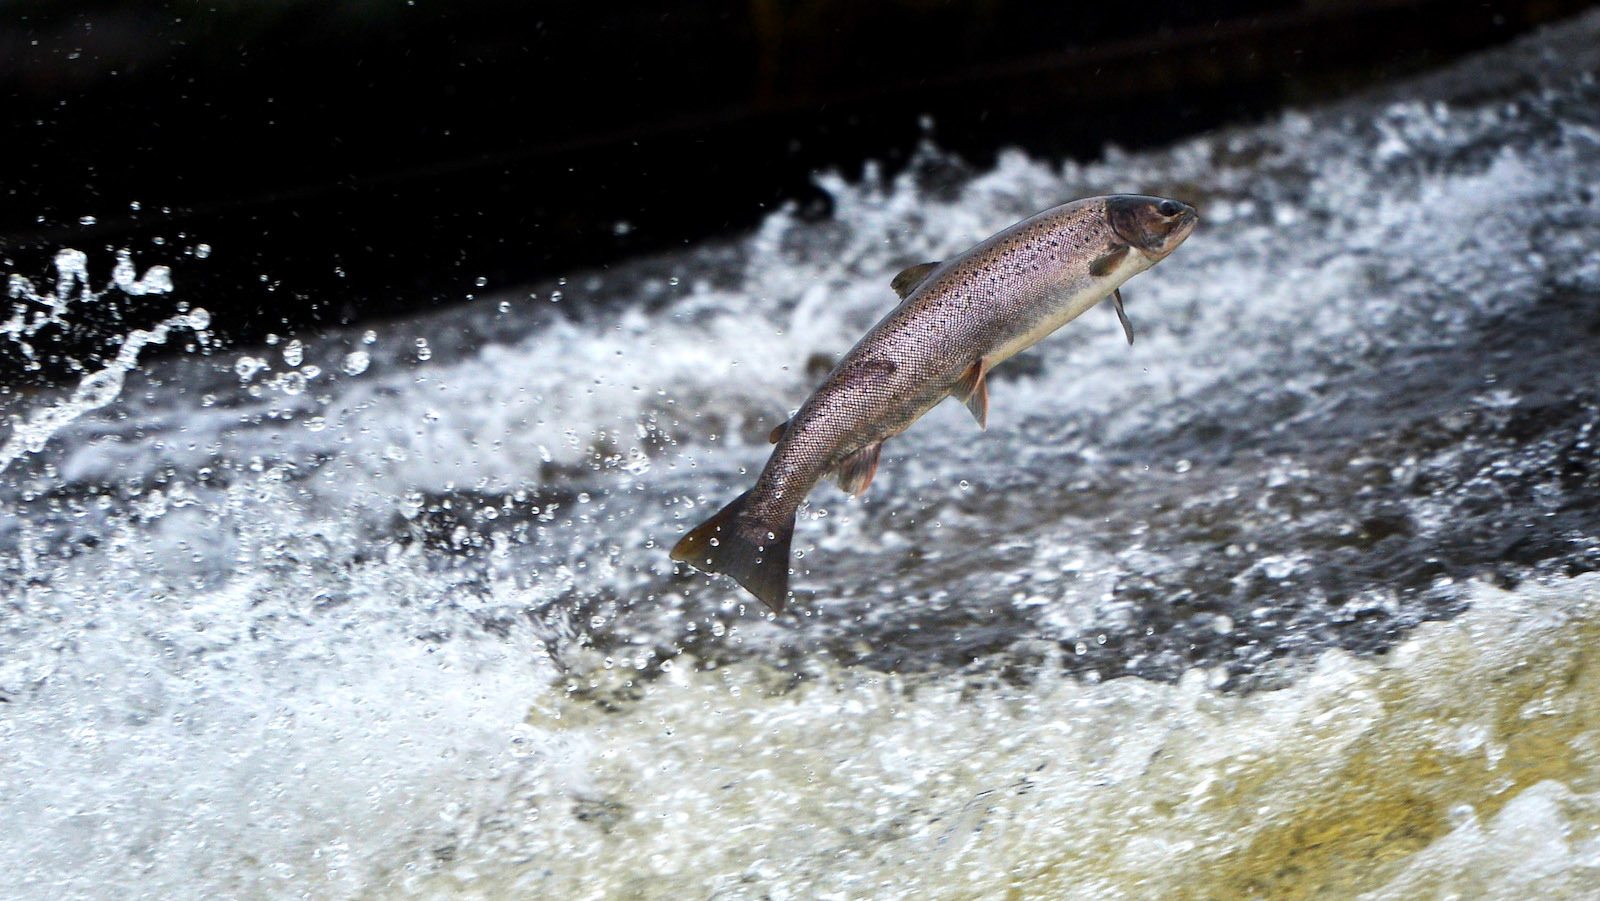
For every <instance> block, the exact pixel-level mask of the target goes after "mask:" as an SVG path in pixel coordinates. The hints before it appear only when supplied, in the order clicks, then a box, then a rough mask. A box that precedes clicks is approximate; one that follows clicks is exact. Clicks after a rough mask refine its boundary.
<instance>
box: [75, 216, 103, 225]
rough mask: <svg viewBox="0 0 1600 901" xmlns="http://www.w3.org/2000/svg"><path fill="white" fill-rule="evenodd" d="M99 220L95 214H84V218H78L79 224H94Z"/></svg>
mask: <svg viewBox="0 0 1600 901" xmlns="http://www.w3.org/2000/svg"><path fill="white" fill-rule="evenodd" d="M97 221H99V220H97V219H95V217H93V216H84V217H82V218H80V219H79V220H78V224H79V225H93V224H95V223H96V222H97Z"/></svg>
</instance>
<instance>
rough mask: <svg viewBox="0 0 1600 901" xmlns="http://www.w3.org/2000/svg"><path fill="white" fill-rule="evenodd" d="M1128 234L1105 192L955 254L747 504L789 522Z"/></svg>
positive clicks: (889, 325) (788, 441) (799, 432)
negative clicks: (1118, 229) (1113, 217)
mask: <svg viewBox="0 0 1600 901" xmlns="http://www.w3.org/2000/svg"><path fill="white" fill-rule="evenodd" d="M1121 243H1124V242H1122V241H1121V240H1120V239H1118V238H1117V237H1116V234H1115V232H1114V231H1113V230H1112V228H1111V224H1110V221H1109V219H1108V217H1107V213H1106V204H1105V200H1104V198H1098V197H1097V198H1090V199H1088V200H1080V201H1075V202H1073V203H1068V204H1065V205H1063V206H1059V207H1055V208H1053V209H1050V210H1046V211H1045V212H1043V213H1040V214H1038V215H1037V216H1034V217H1032V218H1030V219H1026V220H1023V221H1022V222H1019V223H1017V224H1016V225H1014V226H1012V227H1010V228H1008V229H1006V230H1005V231H1003V232H1000V233H999V234H997V235H994V236H993V237H991V238H989V239H988V240H986V241H984V242H983V243H981V244H979V245H977V246H976V247H973V248H972V249H971V250H968V251H966V252H965V253H962V254H960V255H959V256H956V257H953V258H951V259H950V260H948V261H946V262H945V263H943V264H941V265H940V266H939V267H938V268H937V269H935V270H934V271H933V272H932V273H930V274H929V276H928V278H927V279H926V280H925V281H924V282H923V283H922V284H921V285H919V286H917V288H916V289H915V290H914V291H912V293H911V294H910V295H908V296H907V297H906V299H905V300H904V301H902V302H901V303H900V305H899V306H897V307H895V308H894V310H892V311H890V313H889V314H888V315H887V316H885V317H884V318H883V319H882V320H880V321H879V322H878V324H877V325H875V326H873V327H872V329H871V330H870V331H868V332H867V334H866V335H865V336H864V337H862V339H861V340H860V341H859V342H857V344H856V346H855V347H853V348H851V349H850V352H849V353H847V354H845V356H844V358H843V359H842V360H840V361H839V365H838V366H837V367H835V368H834V370H833V372H831V373H830V374H829V375H828V377H827V378H826V379H825V380H824V381H823V383H822V385H821V387H819V388H818V389H817V390H816V392H815V393H814V394H812V395H811V397H810V398H808V399H807V400H806V402H805V404H804V405H803V406H801V408H800V410H799V412H797V413H796V414H795V415H794V417H793V418H792V419H791V420H790V422H789V425H788V428H787V429H786V430H785V432H784V434H783V436H782V437H781V438H780V439H779V441H778V446H777V447H776V448H774V449H773V452H772V456H771V457H770V458H769V459H768V460H767V465H766V467H765V468H764V469H763V470H762V472H761V476H760V478H759V479H757V481H756V484H755V487H754V488H753V489H752V490H751V492H750V498H749V505H750V506H749V512H750V513H751V514H752V516H753V517H754V518H755V519H757V520H761V521H768V522H771V521H787V520H788V518H790V517H792V516H793V515H794V512H795V510H797V509H798V508H799V506H800V504H801V502H802V501H804V500H805V498H806V496H807V495H808V494H810V493H811V489H812V488H813V487H815V485H816V483H817V482H818V481H820V480H821V479H822V478H823V477H824V476H826V475H827V474H828V473H829V472H831V471H833V470H834V469H835V468H836V467H838V466H839V464H840V463H841V462H842V461H844V460H845V459H846V458H847V457H849V456H850V455H851V454H853V453H855V452H856V451H858V450H861V449H862V448H865V447H868V446H870V445H872V444H875V443H877V442H880V441H882V440H884V439H885V438H889V437H892V436H894V435H897V434H899V433H900V432H902V431H904V430H905V429H906V428H907V427H908V426H910V425H911V423H913V422H915V421H916V420H917V418H918V417H920V416H922V415H923V414H924V413H926V412H928V410H930V409H932V408H933V407H934V405H936V404H938V403H939V402H940V401H942V400H944V399H945V398H946V397H948V396H949V395H950V391H951V388H952V386H954V385H955V383H956V381H957V380H958V379H960V378H961V376H962V374H963V373H965V372H966V371H967V369H968V368H969V367H971V366H972V365H973V363H974V362H976V361H977V360H978V359H980V358H981V357H983V356H985V355H987V354H991V353H993V352H995V351H996V350H998V349H1000V348H1002V347H1004V346H1005V345H1006V344H1007V343H1008V342H1011V341H1013V340H1016V339H1020V338H1022V337H1023V336H1026V335H1028V334H1029V333H1030V332H1032V331H1033V330H1034V329H1036V328H1037V327H1038V326H1039V324H1040V323H1041V322H1044V321H1047V320H1048V319H1049V318H1050V317H1051V314H1052V313H1053V312H1054V311H1055V309H1056V306H1055V304H1054V303H1053V302H1052V301H1054V300H1059V299H1064V298H1066V297H1069V296H1071V295H1072V294H1073V293H1074V292H1075V291H1076V290H1077V289H1078V288H1079V287H1082V286H1083V285H1084V284H1085V283H1086V282H1087V281H1088V280H1089V279H1090V278H1091V276H1090V275H1089V266H1090V264H1091V263H1092V262H1094V260H1095V259H1097V258H1099V257H1100V256H1102V255H1103V254H1105V253H1107V252H1109V251H1110V250H1111V249H1112V248H1113V247H1114V246H1117V245H1118V244H1121Z"/></svg>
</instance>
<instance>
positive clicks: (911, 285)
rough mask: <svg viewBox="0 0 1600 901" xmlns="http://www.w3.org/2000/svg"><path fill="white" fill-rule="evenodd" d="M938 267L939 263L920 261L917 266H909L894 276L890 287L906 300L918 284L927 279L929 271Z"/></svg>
mask: <svg viewBox="0 0 1600 901" xmlns="http://www.w3.org/2000/svg"><path fill="white" fill-rule="evenodd" d="M938 268H939V264H938V263H918V264H917V265H915V266H908V267H906V268H905V269H902V270H901V271H900V274H899V275H897V276H895V277H894V281H892V282H890V283H889V287H891V288H893V289H894V293H896V294H898V295H900V299H901V300H905V299H906V295H908V294H910V293H911V292H912V291H915V290H917V286H918V285H920V284H922V283H923V282H924V281H927V279H928V273H930V272H932V271H933V270H935V269H938Z"/></svg>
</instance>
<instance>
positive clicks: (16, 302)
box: [0, 15, 1600, 899]
mask: <svg viewBox="0 0 1600 901" xmlns="http://www.w3.org/2000/svg"><path fill="white" fill-rule="evenodd" d="M1596 47H1600V17H1597V16H1594V15H1591V16H1589V17H1587V18H1584V19H1580V20H1576V21H1575V22H1573V23H1570V24H1568V25H1566V26H1563V27H1562V28H1560V29H1557V30H1553V31H1550V32H1546V33H1544V34H1541V35H1536V36H1534V37H1531V38H1527V39H1524V40H1523V41H1522V42H1521V43H1519V44H1517V45H1515V46H1513V47H1511V48H1508V49H1505V50H1501V51H1495V52H1493V53H1491V54H1487V55H1485V56H1483V57H1480V58H1478V59H1474V60H1469V61H1467V62H1465V63H1462V64H1460V65H1457V66H1456V67H1454V68H1452V69H1450V70H1448V71H1446V72H1443V73H1440V74H1438V75H1435V76H1431V77H1428V78H1424V79H1422V80H1419V81H1414V82H1407V83H1405V84H1404V85H1399V86H1395V87H1393V88H1390V89H1386V90H1384V91H1382V92H1378V93H1374V94H1369V95H1367V96H1364V97H1361V98H1358V99H1355V100H1351V101H1347V102H1344V103H1341V104H1337V105H1334V106H1330V107H1326V108H1320V109H1315V110H1309V111H1291V112H1286V113H1283V114H1281V115H1279V116H1277V117H1276V118H1274V119H1272V120H1271V121H1268V122H1265V123H1262V124H1258V125H1250V126H1241V127H1236V128H1231V129H1225V130H1221V131H1218V132H1215V133H1211V134H1207V135H1203V136H1200V137H1196V138H1192V139H1188V140H1185V141H1182V142H1180V143H1177V144H1175V145H1173V146H1171V147H1167V148H1163V149H1158V150H1154V151H1149V152H1138V153H1130V152H1125V151H1121V150H1118V149H1117V148H1114V147H1112V148H1107V150H1106V151H1105V153H1104V154H1103V155H1102V157H1101V158H1099V159H1098V160H1095V161H1093V162H1089V163H1081V164H1080V163H1067V164H1064V165H1063V164H1053V163H1045V162H1041V161H1039V160H1036V159H1031V158H1029V157H1027V156H1025V155H1023V154H1021V153H1017V152H1010V153H1004V154H1002V155H1001V157H1000V158H999V160H998V162H997V163H996V165H994V166H993V168H989V169H985V170H982V171H974V170H972V169H970V168H968V167H966V166H965V165H963V164H961V163H959V162H958V161H956V160H954V159H951V158H949V157H948V156H946V155H945V154H942V153H941V152H940V151H939V150H938V149H937V148H936V147H934V146H931V145H930V146H928V147H926V148H924V149H923V150H922V151H921V152H920V153H919V155H918V157H917V159H916V160H915V161H914V162H913V163H912V165H911V166H910V167H909V168H908V169H907V170H906V171H904V172H902V173H899V174H896V175H894V176H893V177H889V176H885V175H883V174H881V173H879V172H877V171H876V170H873V169H871V168H870V167H869V170H868V172H867V174H866V175H865V177H863V178H862V179H860V180H855V181H851V180H846V179H844V178H842V177H839V176H834V175H824V176H821V177H820V178H819V186H820V188H821V189H822V190H823V191H825V192H826V193H827V194H828V195H829V196H830V197H831V198H832V214H831V216H828V217H827V218H825V219H824V220H822V221H815V217H814V216H811V215H805V216H802V215H801V214H800V213H799V212H798V211H796V210H793V209H782V210H778V211H775V212H774V213H772V214H771V215H770V216H769V217H768V218H767V219H766V220H765V222H764V223H763V224H762V225H761V226H760V228H759V229H758V230H757V231H756V232H754V233H753V234H750V235H748V236H745V237H742V238H739V239H736V240H730V241H725V242H719V243H711V244H706V245H704V246H696V247H687V248H685V249H683V250H682V251H679V252H674V253H671V254H666V255H660V256H656V257H652V258H648V259H642V260H637V261H632V262H628V263H625V264H620V265H616V266H613V267H610V268H608V269H604V270H598V271H584V272H574V273H572V274H570V275H569V276H568V277H566V278H564V279H560V280H558V281H552V282H549V283H546V284H539V285H534V286H528V287H525V288H515V289H513V288H512V287H510V286H496V285H492V284H486V285H484V286H483V287H482V289H481V291H480V293H479V294H478V295H477V296H476V297H474V298H472V299H471V300H470V301H469V302H467V303H465V304H464V305H462V306H458V307H455V308H451V309H448V310H443V311H440V312H438V313H435V314H431V315H427V316H423V317H418V318H413V319H408V320H404V321H393V322H385V323H368V324H364V325H362V326H360V327H357V328H355V329H351V330H347V331H332V332H324V333H316V334H300V335H284V336H277V337H275V338H273V339H272V340H270V341H268V342H267V343H265V344H263V345H261V346H254V347H222V346H220V343H219V342H217V341H215V340H213V339H212V337H211V336H210V335H209V334H208V333H207V326H208V322H209V318H208V316H207V314H206V312H205V311H206V309H207V308H208V307H210V308H216V307H219V306H221V305H225V304H227V303H228V302H229V301H228V298H227V297H225V296H196V295H194V294H191V293H188V292H186V290H185V286H184V285H183V283H182V281H181V279H178V280H175V279H174V278H173V277H172V276H171V274H170V273H169V272H168V271H167V269H166V268H165V267H166V266H167V265H168V264H170V263H171V262H172V260H171V258H170V255H173V254H196V255H200V256H204V255H205V254H206V253H209V252H210V248H206V247H204V246H203V245H199V244H183V243H182V242H176V241H175V242H174V243H173V244H171V245H170V246H169V247H168V248H167V249H166V250H164V251H163V250H160V249H148V250H140V251H139V252H137V253H129V252H124V253H122V254H121V255H118V254H117V253H116V252H115V251H114V250H112V251H105V250H102V249H99V248H82V249H79V248H63V249H62V252H61V253H60V254H59V255H58V256H57V258H56V262H55V269H54V272H53V273H45V274H44V275H43V276H41V275H39V274H38V273H34V272H26V273H21V274H15V275H11V280H10V283H9V284H10V295H9V300H8V303H9V304H11V307H12V310H11V314H10V315H11V318H10V319H9V320H8V321H7V322H4V323H0V341H6V342H10V344H11V345H12V346H13V350H14V353H13V356H14V357H15V358H16V359H19V360H28V359H29V354H30V353H31V352H32V350H31V347H32V343H31V342H34V341H37V340H39V339H41V338H43V337H47V336H48V334H49V333H50V330H52V329H63V328H68V327H70V325H71V322H72V320H73V319H74V317H77V316H79V315H81V314H82V312H83V311H84V310H88V309H92V310H109V311H112V312H113V313H114V311H115V310H116V309H117V308H118V306H119V305H120V304H124V303H129V302H131V301H132V300H134V299H137V300H138V301H139V303H140V304H141V305H142V306H141V307H140V308H141V309H148V306H149V304H150V303H151V302H156V303H157V304H158V305H159V304H166V305H167V306H166V307H165V308H164V309H165V312H164V313H163V314H162V315H161V316H158V317H157V318H156V319H155V320H153V321H152V323H150V324H147V325H146V327H144V328H141V329H132V328H131V327H130V328H129V329H128V330H126V332H125V333H124V334H123V335H122V337H121V340H120V341H119V342H118V347H119V350H118V351H117V352H115V353H110V354H107V355H105V356H104V357H103V358H97V359H95V360H94V361H92V362H89V363H86V364H85V366H84V372H83V373H82V375H81V378H80V379H78V380H76V381H75V382H74V381H72V380H69V384H67V385H66V386H65V387H63V388H60V389H30V390H27V391H24V390H21V389H6V390H5V393H4V394H3V395H0V408H3V409H0V412H3V413H5V414H6V417H7V419H6V424H5V425H0V510H3V511H4V512H3V514H0V811H3V812H4V814H5V821H6V822H7V823H9V824H12V825H11V826H9V827H8V828H7V829H5V830H4V834H3V835H0V873H3V874H4V875H3V876H0V879H3V880H4V881H5V882H6V883H7V887H6V888H5V890H4V892H3V894H5V895H6V896H7V897H16V898H41V899H42V898H51V899H56V898H201V897H218V896H225V897H247V898H252V897H263V898H265V897H285V896H294V897H302V896H303V897H330V898H345V897H363V898H365V897H442V898H443V897H448V898H456V897H460V898H476V897H483V898H501V897H541V898H596V899H600V898H718V899H742V898H750V899H755V898H770V899H782V898H808V899H809V898H870V897H884V898H896V897H929V898H990V897H995V898H1002V897H1004V898H1057V897H1059V898H1241V897H1263V898H1265V897H1271V898H1298V897H1313V896H1315V897H1371V898H1419V897H1448V896H1451V894H1452V893H1457V894H1460V893H1465V894H1464V895H1461V896H1471V897H1503V898H1520V897H1523V896H1526V895H1527V894H1528V893H1529V892H1530V891H1538V892H1540V893H1541V894H1542V896H1544V897H1585V896H1592V895H1589V894H1588V893H1592V892H1593V890H1594V889H1593V887H1594V886H1595V885H1597V884H1600V881H1597V880H1600V724H1597V723H1596V721H1595V719H1594V715H1593V711H1594V710H1596V709H1600V707H1597V704H1600V667H1596V666H1594V665H1592V664H1594V663H1595V662H1596V661H1595V658H1594V656H1593V655H1594V650H1593V649H1594V647H1595V646H1596V638H1597V637H1600V576H1596V575H1593V574H1592V573H1593V572H1594V571H1595V570H1600V462H1597V454H1596V441H1600V434H1597V433H1600V426H1597V424H1600V364H1597V363H1596V361H1597V360H1600V187H1597V186H1600V83H1597V80H1596V59H1597V54H1600V51H1596V50H1595V49H1594V48H1596ZM707 189H708V190H714V186H707ZM1118 191H1131V192H1139V193H1151V194H1159V195H1164V196H1172V197H1176V198H1178V199H1181V200H1184V201H1186V202H1190V203H1193V204H1195V205H1196V206H1197V207H1198V208H1199V210H1200V212H1201V216H1202V222H1201V225H1200V227H1199V229H1198V230H1197V231H1196V233H1195V234H1194V235H1193V236H1192V237H1191V238H1190V239H1189V240H1188V242H1187V243H1186V244H1185V245H1183V246H1182V247H1181V248H1180V249H1179V250H1178V251H1177V252H1176V253H1175V254H1174V255H1173V256H1172V257H1171V258H1170V259H1168V260H1167V261H1165V262H1163V263H1162V264H1160V265H1159V266H1157V267H1156V268H1155V269H1153V270H1151V271H1150V272H1149V273H1147V274H1144V275H1141V276H1139V277H1137V278H1135V279H1134V280H1133V281H1131V282H1130V283H1129V284H1128V285H1127V286H1126V288H1125V291H1124V294H1125V296H1126V297H1127V309H1128V314H1129V316H1130V317H1131V318H1132V320H1133V323H1134V327H1135V329H1136V331H1137V334H1138V340H1137V342H1136V343H1135V344H1134V345H1133V346H1132V347H1131V348H1130V347H1129V346H1127V345H1126V344H1125V342H1124V341H1123V338H1122V336H1121V330H1120V328H1119V326H1118V324H1117V321H1116V317H1115V316H1114V315H1113V314H1112V312H1111V311H1110V310H1109V309H1105V310H1101V309H1095V310H1091V311H1090V312H1089V313H1087V314H1085V315H1084V316H1083V317H1082V318H1081V319H1079V320H1078V321H1076V322H1074V323H1072V324H1071V325H1069V326H1068V327H1067V328H1065V329H1063V330H1062V331H1061V332H1059V333H1058V334H1056V335H1054V336H1052V337H1050V338H1048V339H1047V340H1045V341H1044V342H1043V343H1041V344H1040V345H1039V346H1038V347H1037V348H1035V349H1034V350H1032V351H1030V352H1028V353H1026V354H1024V355H1022V356H1020V357H1018V358H1017V359H1016V360H1013V361H1011V362H1010V363H1008V364H1006V365H1005V366H1003V367H1001V368H1000V369H999V370H997V371H996V372H995V373H994V375H993V376H992V379H991V386H990V408H989V428H988V430H987V432H980V431H979V430H978V429H977V428H976V427H975V426H974V425H973V423H972V422H971V420H970V418H969V417H968V415H967V413H966V412H965V411H964V410H963V409H961V408H960V407H959V405H957V404H946V405H944V406H942V407H940V408H939V409H936V410H935V411H934V412H933V413H932V414H930V415H929V416H928V417H926V418H925V419H924V420H923V421H921V422H920V423H918V424H917V425H916V426H914V427H913V428H912V429H910V430H909V431H908V432H906V433H905V434H904V435H902V436H900V437H897V438H896V439H894V440H893V441H891V442H889V443H888V444H887V445H886V446H885V449H884V459H883V464H882V467H881V468H880V470H879V473H878V476H877V479H876V480H875V481H874V483H873V485H872V488H871V490H870V492H868V493H867V495H866V496H865V497H864V498H862V499H860V500H850V499H847V498H846V497H845V496H844V495H842V494H841V493H840V492H838V491H837V490H836V489H835V488H833V487H832V486H831V485H824V486H820V487H819V488H818V489H817V491H816V492H815V493H814V494H813V496H812V498H811V501H810V503H809V505H808V506H807V508H805V509H804V510H803V511H802V515H801V520H800V524H799V527H798V529H797V532H796V536H795V548H796V550H797V551H799V556H798V557H797V559H796V560H795V561H794V565H795V575H794V577H793V587H794V588H795V589H796V598H795V600H794V605H793V610H792V611H791V612H789V613H787V614H785V615H783V616H781V617H774V616H772V615H771V614H770V613H768V612H766V611H765V610H764V609H762V608H761V607H760V606H759V605H758V604H757V603H756V602H755V601H753V599H751V598H750V597H749V596H748V595H745V594H743V593H742V592H741V591H740V590H739V589H738V588H737V587H736V586H733V585H732V584H731V583H727V582H724V581H721V580H714V579H711V578H708V577H706V576H704V575H702V574H699V573H697V572H693V571H689V570H687V569H684V568H680V567H675V566H674V565H673V564H672V563H671V561H670V560H668V558H667V549H668V548H670V547H671V545H672V543H673V542H674V541H676V539H677V537H678V536H679V535H681V534H682V532H683V531H684V530H685V529H687V528H689V527H690V526H692V525H694V524H695V523H697V522H699V521H700V520H702V519H703V518H704V517H705V516H707V515H709V513H710V512H712V511H713V510H715V509H716V508H717V507H719V506H720V505H721V504H722V503H725V502H726V501H727V500H728V499H730V498H731V497H733V496H734V495H735V494H737V493H738V492H740V491H742V490H744V488H746V487H748V485H749V483H750V482H751V481H752V480H753V478H754V473H755V472H756V471H758V469H759V467H760V466H761V464H762V462H763V461H764V459H765V457H766V455H767V453H768V451H769V446H768V445H767V443H766V440H765V436H766V434H767V432H768V430H769V429H770V428H771V427H772V426H773V425H774V424H775V423H776V422H778V421H781V420H782V419H783V418H785V417H786V416H787V415H788V414H789V413H790V412H791V411H792V410H793V409H794V408H795V407H796V406H798V404H799V403H800V401H801V400H802V399H803V398H804V397H805V395H806V394H807V393H808V392H809V391H810V390H811V389H812V388H813V387H814V386H815V384H816V383H817V381H818V380H819V378H820V375H821V374H822V373H825V372H826V371H827V369H828V368H829V367H830V366H831V365H832V363H833V361H834V360H835V359H837V357H838V355H840V354H841V353H843V352H844V351H845V350H846V349H847V348H848V347H849V346H850V345H851V344H852V343H853V342H854V340H855V339H856V338H857V337H859V335H860V334H861V333H862V332H863V331H864V330H865V329H866V328H867V327H868V326H870V325H871V324H872V323H873V322H874V321H875V320H876V319H877V318H878V317H879V316H881V315H882V314H883V313H884V312H885V311H886V310H888V309H889V308H890V307H891V306H892V305H893V303H894V302H895V299H894V295H893V293H892V292H891V291H890V289H889V286H888V283H889V280H890V278H891V277H892V276H893V275H894V273H895V272H897V271H899V270H900V269H901V268H903V267H904V266H906V265H909V264H912V263H916V262H921V261H924V260H935V259H940V258H942V257H944V256H946V255H949V254H951V253H955V252H958V251H960V250H961V249H963V248H965V247H967V246H970V245H971V244H972V243H974V242H975V241H977V240H979V239H981V238H982V237H984V236H986V235H989V234H991V233H993V232H995V231H997V230H999V229H1000V228H1003V227H1004V226H1006V225H1008V224H1010V223H1012V222H1014V221H1016V220H1018V219H1020V218H1023V217H1024V216H1027V215H1029V214H1031V213H1033V212H1036V211H1038V210H1040V209H1043V208H1045V207H1048V206H1051V205H1054V204H1056V203H1059V202H1062V201H1065V200H1068V199H1072V198H1076V197H1081V196H1088V195H1092V194H1101V193H1109V192H1118ZM465 202H470V198H469V199H466V201H465ZM163 253H166V254H168V255H169V257H168V258H164V257H163V256H162V254H163ZM101 271H110V272H111V273H112V276H111V277H110V278H109V279H100V278H98V277H97V276H96V275H95V273H97V272H101ZM8 274H9V273H8ZM111 318H112V319H114V318H115V317H114V316H112V317H111ZM158 346H159V347H161V348H163V349H164V350H165V352H164V353H161V354H159V355H158V354H155V353H154V350H155V348H156V347H158Z"/></svg>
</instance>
